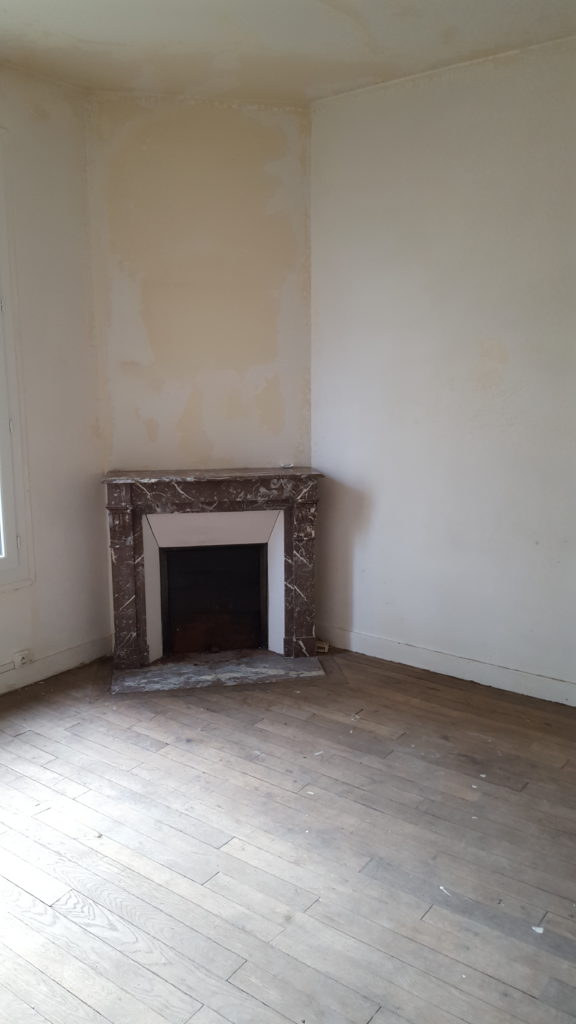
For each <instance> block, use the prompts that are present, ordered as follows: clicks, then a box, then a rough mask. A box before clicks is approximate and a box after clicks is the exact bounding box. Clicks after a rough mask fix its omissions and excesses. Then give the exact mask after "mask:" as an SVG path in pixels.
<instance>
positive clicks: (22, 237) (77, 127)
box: [0, 71, 110, 692]
mask: <svg viewBox="0 0 576 1024" xmlns="http://www.w3.org/2000/svg"><path fill="white" fill-rule="evenodd" d="M83 120H84V100H83V96H82V94H81V93H78V92H77V91H76V90H69V89H65V88H61V87H59V86H57V85H52V84H48V83H46V82H43V81H41V80H34V79H32V78H28V77H26V76H22V75H19V74H17V73H16V72H13V71H2V72H0V126H1V128H2V129H3V130H2V131H0V145H1V146H2V151H3V152H2V157H3V159H2V163H3V167H4V173H5V179H6V180H5V181H4V183H3V184H4V192H5V194H6V199H7V206H8V212H9V219H10V224H9V226H10V236H11V237H10V239H9V244H10V249H11V252H12V260H11V263H12V266H11V276H12V278H13V281H14V284H15V298H16V306H17V308H15V309H14V310H13V313H14V320H15V326H16V339H15V340H16V344H17V350H18V361H19V369H20V392H21V394H20V399H21V410H22V419H23V422H24V427H25V434H26V448H27V459H26V461H27V468H28V477H29V483H30V511H31V520H32V522H31V537H30V538H29V540H30V541H31V546H32V549H33V564H32V576H33V580H32V583H30V584H27V585H24V586H20V587H8V588H0V665H4V664H6V663H7V662H9V661H10V659H11V657H12V655H13V653H14V652H15V651H19V650H24V649H29V650H30V651H31V654H32V657H33V659H34V663H33V664H31V665H28V666H26V667H24V668H21V669H18V670H16V671H9V672H6V673H2V674H0V692H2V691H4V690H6V689H11V688H12V687H14V686H18V685H24V684H25V683H27V682H31V681H33V680H35V679H42V678H44V677H45V676H47V675H50V674H52V673H53V672H56V671H59V670H61V669H64V668H68V667H70V666H71V665H75V664H78V663H79V662H81V661H83V660H90V659H91V658H94V657H96V656H97V655H99V654H101V653H103V652H104V651H106V650H108V648H109V634H110V623H109V614H108V593H107V567H106V539H105V521H104V511H103V500H102V488H101V486H100V483H99V477H100V473H101V469H102V456H101V450H100V443H99V441H98V437H97V433H98V427H97V417H98V409H97V397H98V396H97V388H96V355H95V351H94V347H93V344H92V339H91V333H90V281H89V255H88V237H87V216H86V189H85V179H86V173H85V172H86V167H85V147H84V128H83ZM3 241H4V242H5V240H3Z"/></svg>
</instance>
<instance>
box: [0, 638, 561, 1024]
mask: <svg viewBox="0 0 576 1024" xmlns="http://www.w3.org/2000/svg"><path fill="white" fill-rule="evenodd" d="M322 661H323V664H324V666H325V670H326V675H325V677H324V678H322V679H314V680H310V681H309V682H307V683H305V682H302V681H299V682H296V681H286V682H276V683H273V684H260V685H258V686H239V687H234V688H232V687H228V688H217V687H215V688H211V689H210V690H207V691H197V692H194V691H186V692H180V693H175V692H169V693H160V692H155V693H150V694H125V695H118V696H112V695H111V693H110V688H109V684H110V668H109V665H108V664H107V663H106V662H98V663H94V664H92V665H88V666H86V667H84V668H82V669H79V670H77V671H74V672H70V673H66V674H64V675H62V676H60V677H56V678H55V679H53V680H50V681H48V682H47V683H45V684H43V685H36V686H33V687H29V688H27V689H26V690H22V691H18V692H13V693H10V694H7V695H5V696H4V697H2V698H0V1024H4V1022H10V1024H43V1022H44V1024H46V1022H48V1024H165V1022H169V1024H189V1022H190V1024H192V1022H194V1024H286V1022H292V1024H462V1022H465V1024H518V1022H520V1024H522V1022H524V1024H570V1022H573V1024H576V755H575V754H574V749H575V748H574V740H575V739H576V711H575V710H574V709H570V708H566V707H562V706H559V705H552V704H549V703H546V702H542V701H537V700H534V699H531V698H525V697H522V696H519V695H517V694H509V693H504V692H501V691H497V690H492V689H489V688H485V687H480V686H477V685H476V684H473V683H467V682H465V681H463V680H458V679H454V678H447V677H442V676H439V675H437V674H435V673H428V672H425V671H424V670H418V669H412V668H407V667H403V666H401V665H396V664H391V663H385V662H380V661H377V660H375V659H372V658H369V657H366V656H362V655H353V654H350V653H348V652H335V653H334V654H332V655H329V656H326V657H325V658H323V659H322Z"/></svg>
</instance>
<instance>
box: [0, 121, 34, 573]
mask: <svg viewBox="0 0 576 1024" xmlns="http://www.w3.org/2000/svg"><path fill="white" fill-rule="evenodd" d="M7 134H8V133H7V131H6V130H5V129H0V501H1V509H0V519H1V522H0V530H1V531H2V537H1V540H2V547H1V548H0V590H4V589H12V588H14V587H17V586H23V585H24V584H26V583H30V582H31V581H32V566H31V557H30V540H29V538H30V516H29V506H28V488H27V474H26V466H25V455H24V452H25V445H24V439H23V435H22V417H21V411H20V408H21V403H20V393H19V386H18V378H19V374H18V360H17V350H16V338H15V310H16V308H17V307H16V301H15V299H16V296H15V288H14V277H13V274H12V270H11V268H12V259H11V253H10V238H11V234H10V224H9V217H8V204H7V202H6V195H5V181H6V175H5V171H6V166H7V160H6V142H7Z"/></svg>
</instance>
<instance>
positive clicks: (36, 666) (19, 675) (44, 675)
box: [0, 636, 112, 694]
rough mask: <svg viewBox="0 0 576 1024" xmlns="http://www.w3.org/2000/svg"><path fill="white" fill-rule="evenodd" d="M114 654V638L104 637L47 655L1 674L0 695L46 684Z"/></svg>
mask: <svg viewBox="0 0 576 1024" xmlns="http://www.w3.org/2000/svg"><path fill="white" fill-rule="evenodd" d="M111 653H112V637H111V636H104V637H100V639H98V640H89V641H88V642H87V643H85V644H79V645H78V646H77V647H68V648H67V649H66V650H65V651H56V653H55V654H47V655H46V657H44V658H38V660H37V661H31V662H29V664H28V665H21V666H20V667H19V668H13V669H10V670H9V671H7V672H2V674H0V694H2V693H9V692H10V690H19V689H21V687H23V686H30V683H39V682H44V680H45V679H49V678H50V677H51V676H57V675H59V673H60V672H67V671H68V669H71V668H78V667H79V666H80V665H86V664H87V663H88V662H89V661H95V660H96V658H102V657H104V656H105V655H107V654H111Z"/></svg>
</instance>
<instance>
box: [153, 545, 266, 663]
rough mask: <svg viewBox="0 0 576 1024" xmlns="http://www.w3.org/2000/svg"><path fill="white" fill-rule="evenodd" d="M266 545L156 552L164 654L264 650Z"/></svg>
mask: <svg viewBox="0 0 576 1024" xmlns="http://www.w3.org/2000/svg"><path fill="white" fill-rule="evenodd" d="M267 573H268V566H267V545H266V544H221V545H217V546H199V547H185V548H173V547H170V548H161V549H160V582H161V607H162V636H163V648H164V655H178V654H191V653H193V652H198V651H234V650H246V649H255V648H262V647H263V648H266V647H267V646H268V584H267Z"/></svg>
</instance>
